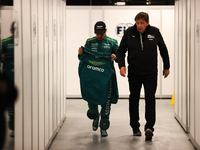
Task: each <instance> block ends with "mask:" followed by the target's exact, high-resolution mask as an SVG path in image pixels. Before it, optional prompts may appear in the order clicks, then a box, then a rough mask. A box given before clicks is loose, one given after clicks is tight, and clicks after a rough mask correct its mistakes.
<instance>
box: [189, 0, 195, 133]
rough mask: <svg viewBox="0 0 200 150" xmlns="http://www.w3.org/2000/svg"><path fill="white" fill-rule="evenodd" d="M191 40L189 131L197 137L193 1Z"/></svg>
mask: <svg viewBox="0 0 200 150" xmlns="http://www.w3.org/2000/svg"><path fill="white" fill-rule="evenodd" d="M190 11H191V20H190V22H191V33H190V34H191V35H190V37H191V40H190V41H189V43H190V45H191V47H190V58H189V59H190V70H189V72H190V100H189V101H190V118H189V119H190V125H189V131H190V134H191V135H192V136H193V137H194V136H195V128H194V127H195V124H194V123H195V119H196V118H195V105H196V104H195V84H194V83H195V78H194V72H195V68H194V66H195V64H194V60H195V46H194V45H195V40H196V39H195V1H191V8H190Z"/></svg>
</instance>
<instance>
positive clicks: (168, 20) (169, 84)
mask: <svg viewBox="0 0 200 150" xmlns="http://www.w3.org/2000/svg"><path fill="white" fill-rule="evenodd" d="M172 18H174V10H167V9H166V10H162V19H161V20H162V21H161V22H162V27H161V30H162V31H161V33H162V36H163V39H164V41H165V44H166V46H167V48H168V52H169V58H170V74H169V76H168V77H167V78H163V76H162V70H163V63H162V65H161V68H160V71H159V73H160V74H161V75H160V76H161V77H162V80H161V83H162V85H161V91H162V95H172V94H173V90H174V19H172ZM161 62H162V61H161Z"/></svg>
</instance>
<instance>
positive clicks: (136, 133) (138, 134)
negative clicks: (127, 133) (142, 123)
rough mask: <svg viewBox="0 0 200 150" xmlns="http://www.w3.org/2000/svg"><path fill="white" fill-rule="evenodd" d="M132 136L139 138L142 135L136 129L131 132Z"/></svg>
mask: <svg viewBox="0 0 200 150" xmlns="http://www.w3.org/2000/svg"><path fill="white" fill-rule="evenodd" d="M133 135H134V136H141V135H142V133H141V131H140V129H136V130H133Z"/></svg>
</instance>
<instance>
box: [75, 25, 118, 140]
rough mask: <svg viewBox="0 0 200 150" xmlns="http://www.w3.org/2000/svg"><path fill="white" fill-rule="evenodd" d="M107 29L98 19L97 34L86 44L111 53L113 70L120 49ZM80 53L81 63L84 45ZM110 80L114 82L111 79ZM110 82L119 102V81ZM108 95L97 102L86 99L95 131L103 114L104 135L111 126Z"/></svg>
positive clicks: (99, 50)
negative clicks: (99, 109) (107, 33)
mask: <svg viewBox="0 0 200 150" xmlns="http://www.w3.org/2000/svg"><path fill="white" fill-rule="evenodd" d="M106 31H107V29H106V24H105V23H104V22H102V21H98V22H97V23H96V24H95V26H94V32H95V34H96V36H95V37H93V38H89V39H87V41H86V44H85V48H86V49H89V50H91V51H92V52H94V53H95V52H96V53H103V54H108V53H110V61H112V67H111V68H113V70H114V64H113V61H114V60H115V61H116V59H117V56H116V53H117V49H118V44H117V41H116V40H115V39H112V38H110V37H108V36H107V35H106ZM78 54H79V55H78V57H79V59H80V64H81V63H82V56H83V55H86V54H85V53H84V51H83V48H82V47H80V48H79V50H78ZM97 59H98V58H97ZM94 62H96V61H95V60H93V61H92V63H93V64H95V63H94ZM92 63H91V64H92ZM80 64H79V72H80ZM96 64H98V61H97V62H96ZM88 66H89V68H91V66H90V65H87V67H88ZM85 73H87V72H86V71H85ZM88 73H89V72H88ZM79 76H80V74H79ZM114 77H115V78H114V79H116V75H115V71H114ZM104 79H105V78H104ZM80 81H81V80H80ZM109 81H110V82H113V81H112V80H111V79H109ZM115 81H116V80H115ZM110 82H109V83H108V84H109V85H114V86H115V88H114V89H116V92H114V93H117V98H116V99H115V102H114V103H117V100H118V89H117V81H116V84H112V83H111V84H110ZM88 84H92V83H91V82H88ZM81 85H82V87H81V89H84V86H83V84H81ZM85 85H86V84H85ZM91 87H93V88H94V89H91V90H94V91H95V90H96V91H98V92H97V93H101V92H102V93H105V92H103V89H100V88H96V87H95V86H91ZM99 90H100V91H99ZM107 93H108V92H107ZM105 95H106V94H105ZM98 96H100V95H96V97H98ZM82 97H83V99H84V96H83V90H82ZM107 97H108V96H106V98H105V99H102V101H101V102H97V100H95V99H94V101H92V100H89V99H87V98H86V99H85V100H86V101H87V102H88V107H89V110H88V111H87V116H88V118H90V119H92V120H93V123H92V127H93V130H94V131H96V130H97V129H98V126H99V118H100V116H101V120H100V128H101V130H100V132H101V136H102V137H106V136H108V133H107V131H106V130H107V129H108V128H109V126H110V121H109V115H110V109H111V103H112V100H110V99H109V98H107ZM96 99H97V98H96ZM98 105H101V112H100V114H99V111H98Z"/></svg>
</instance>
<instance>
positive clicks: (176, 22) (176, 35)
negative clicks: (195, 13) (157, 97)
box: [172, 1, 179, 114]
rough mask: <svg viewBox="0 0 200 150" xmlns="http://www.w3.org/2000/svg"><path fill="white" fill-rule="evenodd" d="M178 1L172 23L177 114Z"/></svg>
mask: <svg viewBox="0 0 200 150" xmlns="http://www.w3.org/2000/svg"><path fill="white" fill-rule="evenodd" d="M178 12H179V1H175V16H174V17H175V19H174V21H175V25H174V30H175V32H174V34H175V35H174V38H175V39H174V43H175V44H174V49H175V50H174V62H176V63H174V70H172V71H174V99H175V100H174V111H175V114H178V109H179V103H178V79H179V78H178V66H179V64H178V52H179V51H178V50H179V45H178V33H179V30H178V26H179V21H178V15H179V13H178Z"/></svg>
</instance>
